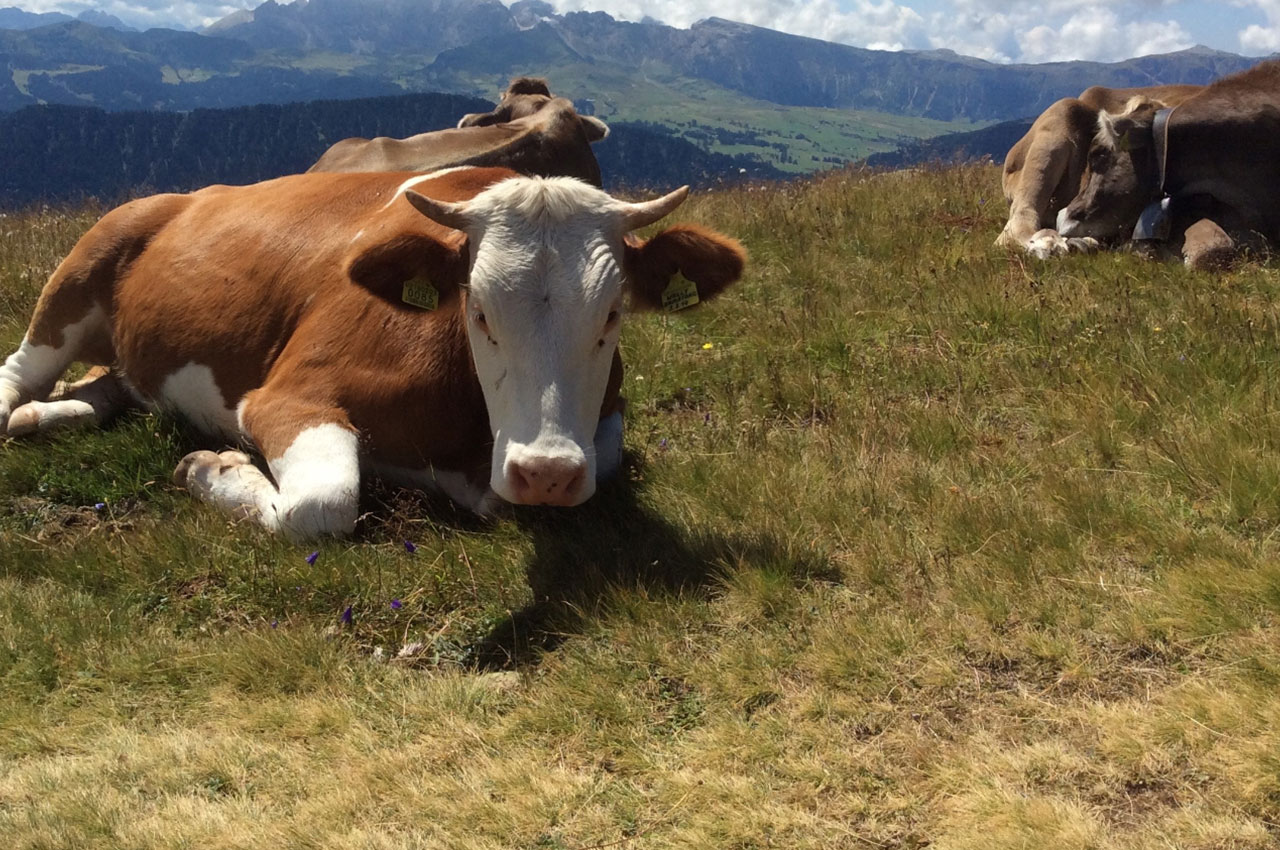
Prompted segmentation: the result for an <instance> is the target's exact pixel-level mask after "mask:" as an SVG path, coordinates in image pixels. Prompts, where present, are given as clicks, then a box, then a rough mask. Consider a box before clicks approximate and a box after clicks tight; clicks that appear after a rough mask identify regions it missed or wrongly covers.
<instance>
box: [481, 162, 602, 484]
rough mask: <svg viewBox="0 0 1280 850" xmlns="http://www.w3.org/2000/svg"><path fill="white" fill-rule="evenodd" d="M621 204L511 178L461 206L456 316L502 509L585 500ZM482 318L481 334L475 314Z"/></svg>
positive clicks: (578, 185)
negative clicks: (464, 289) (485, 420)
mask: <svg viewBox="0 0 1280 850" xmlns="http://www.w3.org/2000/svg"><path fill="white" fill-rule="evenodd" d="M622 206H623V205H622V204H621V202H618V201H615V200H614V199H612V198H610V197H609V196H608V195H607V194H605V193H604V192H602V191H601V190H599V189H596V188H594V187H592V186H589V185H587V184H586V183H583V182H581V181H578V180H574V179H571V178H530V177H518V178H511V179H508V180H504V181H502V182H501V183H497V184H495V185H494V186H491V187H490V188H488V189H486V190H485V191H484V192H482V193H481V194H479V195H477V196H476V197H475V198H474V199H472V200H471V201H470V202H468V203H467V204H466V208H465V213H464V215H465V219H466V220H467V221H468V222H469V223H468V225H467V227H466V230H467V235H468V236H469V237H470V245H471V250H472V269H471V278H470V288H469V293H468V315H467V317H466V322H467V331H468V338H469V340H470V344H471V352H472V357H473V360H474V361H475V365H476V372H477V375H478V376H479V379H480V384H481V387H482V389H483V391H484V396H485V404H486V407H487V408H488V411H489V422H490V426H491V427H492V429H493V438H494V449H493V460H492V464H493V467H492V468H493V472H492V476H491V479H490V486H491V487H492V488H493V490H494V491H495V492H496V493H498V495H500V496H501V497H502V498H504V499H506V500H508V501H512V502H517V503H530V504H554V505H572V504H578V503H580V502H582V501H585V500H586V499H587V498H589V497H590V496H591V494H592V493H593V492H594V491H595V485H596V463H597V457H596V452H595V451H594V447H593V435H594V433H595V431H596V425H597V422H598V419H599V412H600V404H601V402H602V400H603V398H604V392H605V388H606V385H607V383H608V378H609V370H610V366H611V364H612V357H613V351H614V349H615V348H616V347H617V343H618V333H619V330H620V324H621V323H620V322H619V321H617V320H616V318H615V319H614V320H612V321H610V320H609V317H610V314H611V313H614V312H617V311H619V310H620V304H621V298H622V284H623V277H622V266H621V257H622V252H623V247H622V236H623V230H624V228H625V225H624V222H623V218H622V212H621V209H622ZM482 314H483V317H484V318H483V323H482V322H481V318H480V317H481V315H482Z"/></svg>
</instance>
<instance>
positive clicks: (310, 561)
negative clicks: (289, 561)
mask: <svg viewBox="0 0 1280 850" xmlns="http://www.w3.org/2000/svg"><path fill="white" fill-rule="evenodd" d="M319 557H320V550H319V549H317V550H316V551H314V552H312V553H311V554H310V555H308V556H307V563H308V564H314V563H315V562H316V558H319Z"/></svg>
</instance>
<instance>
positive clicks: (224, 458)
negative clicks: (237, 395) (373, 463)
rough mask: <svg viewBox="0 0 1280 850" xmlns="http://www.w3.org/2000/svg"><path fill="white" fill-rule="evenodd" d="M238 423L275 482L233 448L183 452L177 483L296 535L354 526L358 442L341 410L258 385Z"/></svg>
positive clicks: (349, 529) (346, 531)
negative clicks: (277, 393) (275, 393)
mask: <svg viewBox="0 0 1280 850" xmlns="http://www.w3.org/2000/svg"><path fill="white" fill-rule="evenodd" d="M240 425H241V429H242V431H243V432H244V433H245V434H246V435H247V436H248V437H249V438H250V439H252V440H253V442H254V443H255V444H256V445H257V446H258V448H259V449H260V450H261V451H262V454H263V455H264V456H265V457H266V458H267V466H268V468H269V469H270V470H271V476H272V478H274V479H275V483H274V484H272V482H271V481H270V480H268V479H267V478H266V476H264V475H263V474H262V472H261V471H260V470H258V469H257V468H256V467H254V466H252V464H249V463H248V462H247V461H248V458H247V457H245V456H244V455H241V454H239V453H238V452H224V453H223V454H222V455H214V454H213V453H212V452H196V453H195V454H193V455H188V456H187V458H185V459H184V460H183V462H182V464H181V465H179V467H178V471H177V472H176V473H175V477H178V478H179V481H178V483H179V484H180V485H181V486H184V487H186V488H187V489H189V490H191V491H192V492H193V493H194V494H195V495H196V496H197V497H199V498H201V499H203V500H205V501H208V502H211V503H213V504H215V505H217V506H218V507H220V508H222V509H223V510H227V511H231V512H233V513H238V514H241V515H248V516H255V517H256V518H257V519H258V520H259V521H260V522H261V523H262V524H263V525H264V526H266V527H267V528H268V529H270V530H271V531H273V532H274V531H279V532H283V533H284V534H286V535H288V536H289V537H290V538H293V539H295V540H303V539H309V538H313V537H319V536H321V535H327V534H336V535H346V534H350V533H351V532H352V531H353V530H354V529H355V525H356V517H357V515H358V511H359V498H360V451H359V440H358V438H357V436H356V432H355V429H354V428H353V427H352V426H351V424H350V422H349V421H348V420H347V417H346V415H345V414H344V413H343V412H342V411H341V410H338V409H335V408H325V407H322V406H318V405H316V404H314V403H309V402H304V401H300V400H297V399H293V398H275V397H273V396H272V395H271V394H269V393H267V392H265V391H264V390H255V391H254V392H252V393H250V394H249V395H248V396H246V398H245V402H244V403H243V404H242V405H241V408H240Z"/></svg>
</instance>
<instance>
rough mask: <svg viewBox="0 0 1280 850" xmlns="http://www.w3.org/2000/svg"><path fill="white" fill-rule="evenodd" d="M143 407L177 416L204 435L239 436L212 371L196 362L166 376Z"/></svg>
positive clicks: (237, 421) (236, 420)
mask: <svg viewBox="0 0 1280 850" xmlns="http://www.w3.org/2000/svg"><path fill="white" fill-rule="evenodd" d="M147 406H148V407H152V408H161V409H164V410H171V411H175V412H177V413H181V414H182V415H183V416H184V417H185V418H186V419H188V420H190V422H191V424H193V425H195V426H196V427H197V428H199V429H200V430H202V431H204V432H205V433H208V434H215V435H219V436H224V437H231V438H237V437H239V436H240V433H241V432H240V426H239V419H238V417H237V415H236V411H235V410H233V409H232V408H229V407H227V402H226V399H225V398H223V395H222V390H221V389H219V388H218V382H217V381H215V380H214V377H213V370H212V369H210V368H209V367H208V366H204V365H202V364H200V363H188V364H187V365H185V366H183V367H181V368H180V369H178V370H177V371H175V372H173V373H171V374H170V375H169V376H168V377H166V378H165V379H164V383H162V384H161V385H160V393H159V395H158V396H157V397H156V398H154V399H151V400H150V401H149V403H148V405H147Z"/></svg>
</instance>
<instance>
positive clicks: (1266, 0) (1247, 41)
mask: <svg viewBox="0 0 1280 850" xmlns="http://www.w3.org/2000/svg"><path fill="white" fill-rule="evenodd" d="M1236 5H1240V6H1244V7H1245V8H1251V9H1257V10H1258V11H1260V12H1262V15H1263V17H1264V18H1266V21H1267V25H1266V26H1261V25H1259V24H1250V25H1249V26H1247V27H1245V28H1244V29H1243V30H1241V31H1240V34H1239V35H1240V49H1241V50H1243V51H1245V52H1246V53H1275V52H1276V51H1280V0H1237V4H1236Z"/></svg>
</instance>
